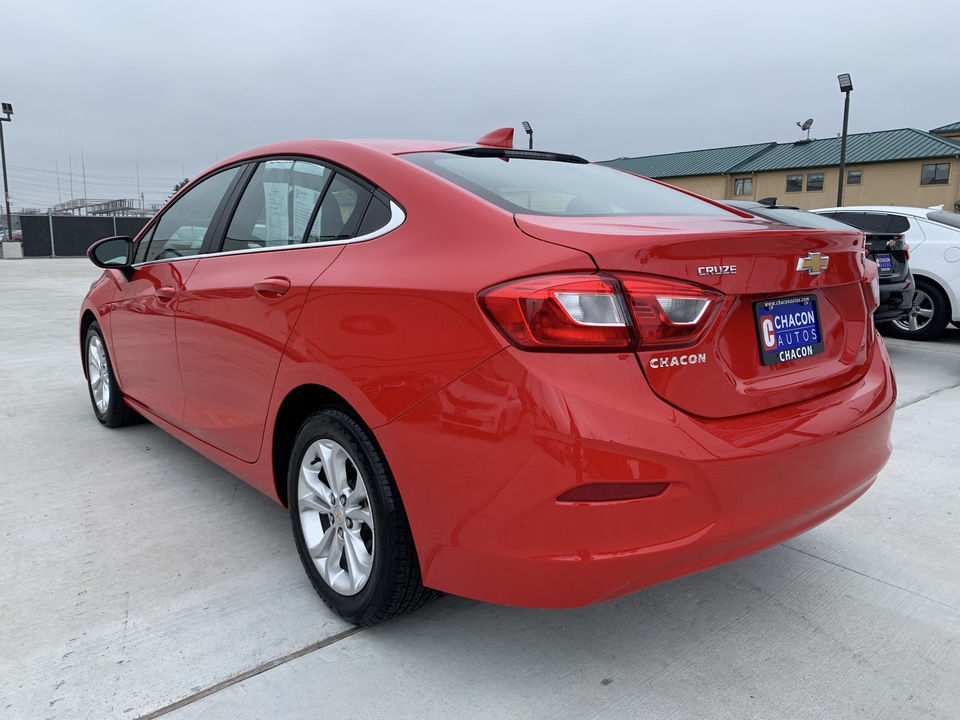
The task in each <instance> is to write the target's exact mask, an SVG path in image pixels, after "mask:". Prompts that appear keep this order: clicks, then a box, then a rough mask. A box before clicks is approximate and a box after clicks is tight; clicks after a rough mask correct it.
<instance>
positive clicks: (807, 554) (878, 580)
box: [781, 543, 960, 611]
mask: <svg viewBox="0 0 960 720" xmlns="http://www.w3.org/2000/svg"><path fill="white" fill-rule="evenodd" d="M781 545H782V546H783V547H785V548H787V549H789V550H793V551H794V552H797V553H800V554H801V555H806V556H807V557H809V558H813V559H814V560H819V561H820V562H825V563H827V564H828V565H833V566H834V567H836V568H840V569H841V570H846V571H848V572H852V573H853V574H854V575H859V576H860V577H865V578H867V580H873V581H874V582H878V583H880V584H881V585H886V586H887V587H892V588H894V589H895V590H900V591H901V592H905V593H909V594H910V595H913V596H914V597H918V598H920V599H922V600H926V601H927V602H932V603H936V604H937V605H941V606H943V607H945V608H947V609H949V610H954V611H956V610H960V608H957V607H954V606H953V605H950V604H949V603H945V602H943V601H942V600H937V599H936V598H932V597H929V596H927V595H923V594H922V593H918V592H915V591H914V590H910V589H909V588H905V587H900V586H899V585H896V584H894V583H892V582H888V581H887V580H881V579H880V578H877V577H874V576H873V575H868V574H867V573H865V572H860V571H859V570H854V569H853V568H852V567H847V566H846V565H841V564H840V563H838V562H834V561H833V560H827V559H826V558H822V557H820V556H819V555H814V554H813V553H810V552H807V551H806V550H801V549H800V548H795V547H793V546H791V545H787V544H786V543H781Z"/></svg>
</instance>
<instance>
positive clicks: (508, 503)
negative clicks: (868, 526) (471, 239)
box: [377, 343, 896, 607]
mask: <svg viewBox="0 0 960 720" xmlns="http://www.w3.org/2000/svg"><path fill="white" fill-rule="evenodd" d="M874 348H875V350H874V352H873V358H872V362H871V365H870V368H869V371H868V372H867V373H866V375H864V376H863V377H862V378H861V380H859V381H858V382H856V383H855V384H853V385H850V386H848V387H845V388H843V389H841V390H838V391H835V392H833V393H831V394H829V395H825V396H820V397H818V398H814V399H811V400H808V401H805V402H803V403H798V404H795V405H791V406H789V407H786V408H778V409H776V410H768V411H764V412H761V413H755V414H753V415H748V416H741V417H737V418H728V419H725V420H717V421H705V420H701V419H697V418H694V417H691V416H688V415H685V414H684V413H682V412H680V411H678V410H676V409H674V408H672V407H671V406H670V405H668V404H666V403H664V402H663V401H662V400H661V399H659V398H658V397H656V396H655V395H654V394H653V393H652V392H651V391H650V390H649V388H648V386H647V385H646V383H645V381H644V380H643V377H642V374H641V373H640V372H639V371H638V368H637V366H636V361H635V359H634V358H633V356H627V355H624V356H616V355H600V356H597V355H560V354H535V353H522V352H519V351H516V350H512V349H510V350H506V351H504V352H502V353H500V354H498V355H497V356H495V357H494V358H492V359H491V360H489V361H488V362H487V363H485V364H483V365H481V366H480V367H479V368H477V369H475V370H474V371H473V372H474V373H483V374H485V375H486V376H488V377H493V378H496V380H497V382H507V383H511V384H514V385H515V386H516V387H517V390H518V393H519V397H520V398H521V403H522V410H521V416H520V422H519V423H518V424H517V425H516V426H515V427H511V428H509V430H508V431H507V432H506V433H504V434H503V435H502V437H499V438H498V436H497V435H495V434H489V435H487V434H484V433H478V432H476V431H473V432H463V431H458V430H457V428H455V427H449V426H444V424H443V423H442V422H441V421H442V419H443V412H442V407H445V405H442V404H441V402H440V399H439V398H438V397H435V398H431V399H430V400H428V401H427V402H425V403H422V404H421V405H420V406H418V407H417V408H415V409H414V410H413V411H411V412H410V413H408V414H406V415H405V416H403V417H401V418H400V419H398V420H397V421H394V422H393V423H391V424H389V425H387V426H384V427H381V428H379V429H378V430H377V436H378V438H379V440H380V442H381V444H382V445H383V448H384V451H385V453H386V457H387V458H388V460H389V462H390V464H391V466H392V469H393V472H394V475H395V476H396V479H397V483H398V485H399V488H400V491H401V495H402V497H403V499H404V503H405V506H406V508H407V513H408V515H409V517H410V522H411V527H412V529H413V532H414V539H415V541H416V544H417V550H418V553H419V557H420V563H421V566H422V569H423V574H424V582H425V584H427V585H428V586H430V587H433V588H436V589H439V590H445V591H448V592H452V593H455V594H458V595H463V596H467V597H473V598H477V599H481V600H486V601H491V602H499V603H505V604H511V605H521V606H532V607H575V606H581V605H585V604H589V603H593V602H598V601H601V600H605V599H609V598H613V597H616V596H618V595H622V594H625V593H628V592H632V591H634V590H637V589H640V588H642V587H645V586H648V585H651V584H653V583H656V582H660V581H663V580H667V579H670V578H674V577H678V576H681V575H685V574H688V573H691V572H695V571H698V570H702V569H705V568H708V567H711V566H714V565H718V564H720V563H724V562H728V561H730V560H733V559H735V558H737V557H740V556H743V555H746V554H748V553H751V552H755V551H758V550H761V549H763V548H766V547H769V546H771V545H773V544H776V543H778V542H781V541H783V540H785V539H786V538H789V537H791V536H794V535H796V534H798V533H801V532H803V531H805V530H807V529H809V528H811V527H813V526H814V525H816V524H818V523H820V522H822V521H823V520H825V519H827V518H829V517H830V516H832V515H833V514H835V513H837V512H838V511H840V510H841V509H843V508H844V507H846V506H847V505H849V504H850V503H851V502H853V501H854V500H855V499H856V498H857V497H859V496H860V495H861V494H863V493H864V492H865V491H866V490H867V488H869V486H870V485H871V484H872V483H873V481H874V479H875V478H876V476H877V474H878V473H879V471H880V469H881V468H882V467H883V465H884V464H885V463H886V461H887V458H888V457H889V455H890V451H891V446H890V428H891V424H892V420H893V411H894V399H895V395H896V390H895V384H894V379H893V375H892V372H891V370H890V364H889V360H888V358H887V356H886V350H885V348H884V347H883V345H882V343H876V344H875V345H874ZM461 382H462V381H461ZM473 384H477V383H473ZM463 393H464V387H463V386H461V385H459V384H458V386H457V388H456V393H454V394H455V395H457V396H462V395H463ZM447 402H449V397H448V398H446V399H445V400H444V403H447ZM596 482H667V483H669V487H668V489H667V490H666V491H665V492H664V493H663V494H662V495H660V496H658V497H654V498H647V499H643V500H633V501H628V502H615V503H590V504H587V503H559V502H557V500H556V498H557V497H558V496H559V495H560V494H561V493H563V492H565V491H567V490H569V489H571V488H573V487H576V486H577V485H580V484H589V483H596Z"/></svg>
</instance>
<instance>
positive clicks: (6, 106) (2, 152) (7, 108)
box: [0, 103, 13, 241]
mask: <svg viewBox="0 0 960 720" xmlns="http://www.w3.org/2000/svg"><path fill="white" fill-rule="evenodd" d="M0 112H3V113H4V114H5V115H6V117H0V164H2V165H3V197H4V200H5V201H6V203H7V240H11V241H12V240H13V223H12V222H11V221H10V183H9V182H7V151H6V149H5V148H4V146H3V124H4V123H5V122H10V120H11V117H10V116H11V115H13V105H11V104H10V103H3V104H2V105H0Z"/></svg>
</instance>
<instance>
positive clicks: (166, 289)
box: [153, 285, 177, 302]
mask: <svg viewBox="0 0 960 720" xmlns="http://www.w3.org/2000/svg"><path fill="white" fill-rule="evenodd" d="M153 294H154V295H156V296H157V298H158V299H159V300H160V301H161V302H170V301H171V300H173V296H174V295H176V294H177V289H176V288H175V287H170V286H169V285H164V286H163V287H160V288H157V289H156V290H154V291H153Z"/></svg>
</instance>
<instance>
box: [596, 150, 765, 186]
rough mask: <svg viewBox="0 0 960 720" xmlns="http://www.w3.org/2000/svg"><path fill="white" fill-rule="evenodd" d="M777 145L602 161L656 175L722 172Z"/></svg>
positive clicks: (620, 167) (685, 175) (675, 175)
mask: <svg viewBox="0 0 960 720" xmlns="http://www.w3.org/2000/svg"><path fill="white" fill-rule="evenodd" d="M776 146H777V144H776V143H772V142H771V143H758V144H756V145H737V146H735V147H726V148H713V149H711V150H691V151H689V152H678V153H669V154H667V155H650V156H648V157H637V158H618V159H616V160H604V161H603V162H601V163H600V164H601V165H609V166H611V167H615V168H618V169H620V170H626V171H627V172H632V173H636V174H637V175H645V176H646V177H652V178H665V177H687V176H690V175H718V174H723V173H725V172H727V171H728V169H729V168H730V167H732V166H734V165H737V164H739V163H742V162H745V161H747V160H750V159H751V158H754V157H756V156H757V155H758V154H760V153H762V152H764V151H766V150H769V149H770V148H774V147H776Z"/></svg>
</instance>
